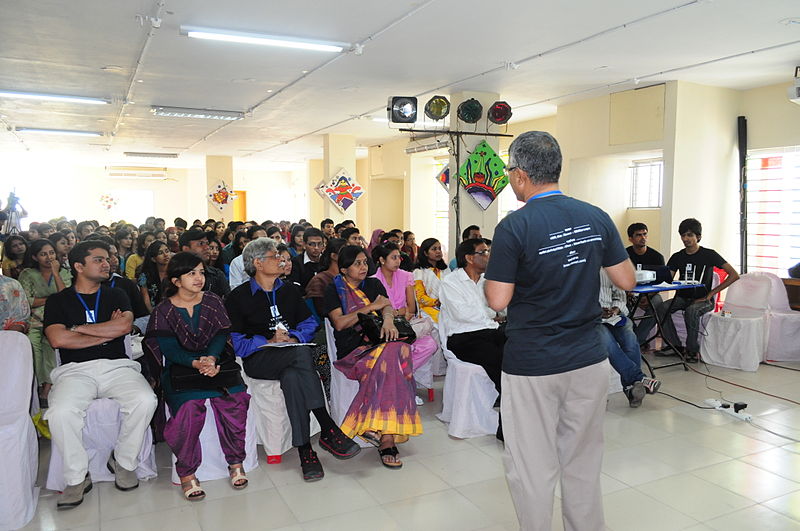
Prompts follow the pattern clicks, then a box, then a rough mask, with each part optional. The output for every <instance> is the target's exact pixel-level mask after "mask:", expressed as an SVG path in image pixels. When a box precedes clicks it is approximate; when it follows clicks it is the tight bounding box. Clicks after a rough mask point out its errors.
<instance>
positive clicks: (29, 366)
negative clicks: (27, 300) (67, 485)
mask: <svg viewBox="0 0 800 531" xmlns="http://www.w3.org/2000/svg"><path fill="white" fill-rule="evenodd" d="M0 353H2V356H3V371H2V373H1V374H2V376H0V378H2V379H1V380H0V386H2V389H3V400H2V401H0V448H2V449H3V450H2V457H0V492H2V494H0V529H18V528H20V527H24V526H25V525H26V524H27V523H28V522H30V521H31V519H32V518H33V515H34V513H36V502H37V500H38V499H39V488H38V487H36V486H35V483H36V474H37V471H38V464H39V459H38V452H39V445H38V442H37V439H36V430H35V429H34V427H33V422H31V418H30V416H29V415H28V412H29V409H30V403H31V382H32V381H33V361H32V360H33V357H32V356H31V343H30V341H28V338H27V336H25V334H21V333H19V332H12V331H0Z"/></svg>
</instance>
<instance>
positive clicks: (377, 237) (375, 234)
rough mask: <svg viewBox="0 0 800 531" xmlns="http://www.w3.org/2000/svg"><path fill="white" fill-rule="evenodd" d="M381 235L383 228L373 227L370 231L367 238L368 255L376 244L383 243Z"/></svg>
mask: <svg viewBox="0 0 800 531" xmlns="http://www.w3.org/2000/svg"><path fill="white" fill-rule="evenodd" d="M383 235H384V232H383V229H375V230H373V231H372V236H371V237H370V239H369V245H367V252H368V253H369V254H370V255H371V254H372V251H374V250H375V248H376V247H377V246H379V245H380V244H381V243H383Z"/></svg>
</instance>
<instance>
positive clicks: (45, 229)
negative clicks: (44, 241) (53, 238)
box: [37, 223, 56, 238]
mask: <svg viewBox="0 0 800 531" xmlns="http://www.w3.org/2000/svg"><path fill="white" fill-rule="evenodd" d="M37 230H38V231H39V237H40V238H49V237H50V235H51V234H53V233H54V232H55V231H56V228H55V227H53V226H52V225H50V224H49V223H39V225H38V227H37Z"/></svg>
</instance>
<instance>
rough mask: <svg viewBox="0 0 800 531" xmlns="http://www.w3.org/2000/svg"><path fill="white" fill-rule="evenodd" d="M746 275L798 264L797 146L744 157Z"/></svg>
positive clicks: (799, 156) (799, 150)
mask: <svg viewBox="0 0 800 531" xmlns="http://www.w3.org/2000/svg"><path fill="white" fill-rule="evenodd" d="M746 209H747V271H768V272H770V273H774V274H776V275H778V276H779V277H785V276H786V275H787V269H789V268H790V267H791V266H793V265H794V264H796V263H797V262H800V146H796V147H790V148H784V149H772V150H751V151H750V152H748V154H747V205H746Z"/></svg>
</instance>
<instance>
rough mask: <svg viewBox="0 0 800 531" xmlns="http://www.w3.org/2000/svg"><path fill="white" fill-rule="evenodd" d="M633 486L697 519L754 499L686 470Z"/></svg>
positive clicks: (718, 514) (713, 515)
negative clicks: (685, 472)
mask: <svg viewBox="0 0 800 531" xmlns="http://www.w3.org/2000/svg"><path fill="white" fill-rule="evenodd" d="M636 489H637V490H639V491H641V492H643V493H645V494H647V495H648V496H650V497H651V498H653V499H655V500H658V501H660V502H661V503H664V504H666V505H669V506H670V507H672V508H673V509H675V510H677V511H680V512H682V513H684V514H686V515H688V516H690V517H692V518H694V519H695V520H698V521H701V522H703V521H705V520H710V519H712V518H717V517H719V516H723V515H725V514H729V513H731V512H733V511H737V510H739V509H744V508H745V507H749V506H751V505H753V504H754V503H755V502H754V501H753V500H751V499H749V498H745V497H744V496H739V495H738V494H734V493H733V492H731V491H729V490H726V489H723V488H722V487H719V486H717V485H714V484H713V483H710V482H708V481H705V480H703V479H700V478H698V477H697V476H694V475H692V474H688V473H687V474H680V475H677V476H670V477H668V478H664V479H659V480H658V481H653V482H652V483H646V484H644V485H639V486H638V487H636Z"/></svg>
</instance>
